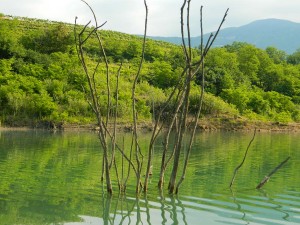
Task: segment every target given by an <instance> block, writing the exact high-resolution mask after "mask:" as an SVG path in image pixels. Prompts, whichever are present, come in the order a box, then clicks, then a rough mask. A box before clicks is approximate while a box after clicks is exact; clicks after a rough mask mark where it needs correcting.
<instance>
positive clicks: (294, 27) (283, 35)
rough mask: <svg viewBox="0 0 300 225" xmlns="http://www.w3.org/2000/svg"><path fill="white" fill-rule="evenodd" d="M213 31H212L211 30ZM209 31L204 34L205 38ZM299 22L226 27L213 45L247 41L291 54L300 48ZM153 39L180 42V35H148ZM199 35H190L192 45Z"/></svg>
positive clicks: (273, 20) (272, 21)
mask: <svg viewBox="0 0 300 225" xmlns="http://www.w3.org/2000/svg"><path fill="white" fill-rule="evenodd" d="M213 33H214V32H213ZM210 34H211V33H206V34H205V35H204V40H207V39H208V37H209V35H210ZM299 36H300V23H296V22H292V21H289V20H283V19H276V18H268V19H261V20H255V21H253V22H251V23H248V24H246V25H243V26H239V27H228V28H224V29H221V30H220V33H219V35H218V37H217V39H216V41H215V43H214V47H221V46H224V45H228V44H232V43H233V42H247V43H250V44H253V45H255V46H256V47H258V48H262V49H265V48H266V47H269V46H272V47H275V48H277V49H279V50H283V51H285V52H286V53H288V54H292V53H293V52H295V51H296V50H297V49H298V48H300V39H299V38H298V37H299ZM149 38H151V39H154V40H160V41H166V42H171V43H173V44H181V37H160V36H149ZM199 43H200V36H196V37H192V38H191V44H192V46H193V47H197V46H199Z"/></svg>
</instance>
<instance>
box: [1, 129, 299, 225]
mask: <svg viewBox="0 0 300 225" xmlns="http://www.w3.org/2000/svg"><path fill="white" fill-rule="evenodd" d="M0 134H1V136H0V225H15V224H22V225H27V224H30V225H43V224H47V225H49V224H51V225H57V224H64V225H94V224H95V225H96V224H97V225H99V224H105V225H106V224H107V225H111V224H153V225H154V224H165V225H167V224H200V225H201V224H210V225H214V224H287V225H290V224H299V223H300V187H299V183H300V176H299V175H298V174H297V171H300V152H299V149H300V139H299V138H298V136H297V135H294V134H281V135H271V134H257V136H256V140H255V142H254V143H253V148H252V149H251V150H250V152H249V158H247V161H246V162H245V165H244V167H243V169H242V170H241V171H240V172H239V174H238V177H237V180H236V182H235V184H234V187H233V189H232V191H230V189H228V188H227V187H228V185H229V182H230V179H231V177H232V172H233V170H234V168H235V167H236V165H237V162H239V161H240V160H239V159H240V157H242V156H243V153H244V150H245V148H246V147H247V144H248V141H249V137H250V138H251V135H252V134H249V135H248V134H237V133H234V134H232V133H225V134H223V133H217V134H208V133H205V134H201V135H200V134H198V136H197V137H196V142H195V148H194V149H193V155H192V157H191V160H190V166H189V169H188V171H187V176H186V180H185V182H184V183H183V186H182V190H181V192H180V194H179V196H177V197H174V196H169V195H167V194H161V195H160V194H159V192H158V191H157V189H156V184H157V181H158V175H157V174H158V171H156V170H155V169H157V168H154V171H153V177H152V181H151V183H150V187H149V193H148V195H147V196H141V197H140V198H135V197H133V196H135V195H134V191H135V188H134V183H133V184H131V183H129V184H128V187H127V191H128V195H118V194H117V193H115V194H114V195H113V197H108V196H107V195H106V194H105V190H103V186H102V184H101V183H100V169H99V168H101V160H102V156H101V151H99V143H98V140H97V137H95V136H94V135H93V134H90V133H76V132H74V133H49V132H48V133H47V132H36V131H32V132H2V133H1V131H0ZM145 138H147V136H146V135H145ZM224 140H225V141H224ZM125 144H126V143H125ZM141 144H143V143H141ZM145 145H146V144H145ZM287 146H288V147H287ZM287 154H290V155H291V157H292V159H291V160H290V161H289V163H288V164H287V165H286V166H285V168H284V169H282V170H280V171H278V173H276V175H274V177H272V179H271V180H270V181H269V183H268V184H266V185H265V186H264V188H263V189H262V190H261V191H257V190H256V189H255V187H256V185H257V182H259V181H260V179H261V177H262V176H263V175H265V174H266V173H267V172H268V171H270V170H272V169H273V168H274V166H276V165H274V164H272V162H276V163H275V164H277V162H278V161H281V160H282V158H284V157H286V155H287ZM153 160H154V161H155V160H156V161H160V152H159V149H158V148H156V155H155V157H154V159H153Z"/></svg>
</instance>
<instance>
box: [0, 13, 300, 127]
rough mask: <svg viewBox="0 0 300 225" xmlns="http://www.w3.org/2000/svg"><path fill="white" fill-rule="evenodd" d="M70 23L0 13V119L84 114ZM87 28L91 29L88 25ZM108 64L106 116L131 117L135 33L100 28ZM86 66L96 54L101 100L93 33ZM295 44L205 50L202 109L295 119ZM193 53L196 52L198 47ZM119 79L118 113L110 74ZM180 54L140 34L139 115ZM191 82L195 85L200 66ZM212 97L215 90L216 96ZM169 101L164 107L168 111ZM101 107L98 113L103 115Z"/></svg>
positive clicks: (160, 94)
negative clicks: (289, 52)
mask: <svg viewBox="0 0 300 225" xmlns="http://www.w3.org/2000/svg"><path fill="white" fill-rule="evenodd" d="M72 29H73V27H72V26H71V25H67V24H62V23H57V22H49V21H42V20H34V19H26V18H22V19H19V18H15V19H6V17H1V19H0V120H2V122H5V121H11V120H13V121H18V120H19V121H30V120H54V121H76V122H80V121H90V118H91V117H92V112H91V109H90V107H89V104H88V102H87V99H89V93H85V90H88V88H87V82H86V79H85V76H84V73H83V71H82V68H81V65H80V64H79V62H78V57H77V55H76V50H75V48H74V44H73V43H74V40H73V33H72V32H73V31H72ZM88 29H90V28H88ZM100 33H101V35H102V38H103V44H104V48H105V53H106V55H107V57H108V60H109V63H110V71H109V76H110V80H111V83H110V85H111V91H112V96H111V97H112V99H111V104H112V110H111V112H110V114H111V115H114V114H115V113H117V115H118V117H119V118H124V119H127V120H128V119H129V118H131V114H132V108H131V102H132V99H131V88H132V81H133V77H134V74H135V73H136V71H137V68H138V65H139V62H140V56H141V51H142V38H141V37H138V36H133V35H127V34H122V33H119V32H113V31H105V30H102V31H100ZM85 48H86V49H85V52H87V65H88V66H89V67H90V68H92V66H95V65H96V63H97V62H98V60H99V59H100V64H99V68H103V69H100V70H99V73H97V74H96V76H97V90H98V95H99V99H100V100H101V102H102V104H106V103H107V102H108V100H107V95H106V94H107V88H106V86H105V82H104V81H105V79H106V75H105V64H104V61H103V57H102V53H101V52H100V53H99V48H98V46H97V40H96V39H95V38H92V39H91V42H89V43H88V44H87V45H86V47H85ZM299 52H300V51H299V50H298V51H296V52H295V53H293V54H292V55H289V56H288V55H286V54H285V53H284V52H283V51H281V50H278V49H276V48H274V47H268V48H267V49H266V50H261V49H258V48H256V47H255V46H253V45H249V44H247V43H239V42H235V43H233V44H232V45H228V46H225V47H222V48H214V49H211V51H210V52H209V54H208V55H207V57H206V58H205V71H204V73H205V83H204V87H205V90H206V94H205V96H204V102H203V113H204V114H205V115H208V116H219V115H222V114H230V115H237V114H238V113H240V114H242V115H244V116H248V117H251V118H254V117H256V118H259V119H264V120H275V121H276V120H278V121H291V120H294V121H299V118H300V116H299V104H300V66H299V65H300V64H299V59H300V57H299ZM193 54H194V55H195V56H197V54H198V50H197V49H194V50H193ZM120 62H122V63H123V67H122V70H121V74H120V78H119V92H118V112H115V108H116V91H115V88H116V75H117V70H118V67H119V64H120ZM184 64H185V59H184V57H183V54H182V49H181V47H180V46H175V45H172V44H168V43H165V42H159V41H153V40H147V42H146V51H145V63H144V65H143V68H142V71H141V78H140V80H139V81H138V83H137V89H136V91H137V95H136V98H137V99H136V100H137V111H138V113H139V118H142V119H150V118H151V114H153V113H154V114H156V112H157V111H158V109H159V108H160V107H161V106H162V104H163V101H164V99H165V98H166V96H167V95H168V93H169V92H170V90H171V88H172V87H173V86H174V85H175V84H176V83H177V82H178V78H179V76H180V74H181V73H182V71H183V67H184ZM195 83H196V84H198V85H203V84H202V77H201V73H200V72H199V73H198V74H196V75H195ZM216 96H217V97H216ZM198 100H199V86H196V85H195V86H194V87H193V88H192V95H191V98H190V112H191V113H195V111H196V108H197V106H198V104H199V102H198ZM171 108H172V107H171V106H170V110H172V109H171ZM105 111H106V110H105V109H104V110H103V112H102V113H104V114H106V113H107V112H105Z"/></svg>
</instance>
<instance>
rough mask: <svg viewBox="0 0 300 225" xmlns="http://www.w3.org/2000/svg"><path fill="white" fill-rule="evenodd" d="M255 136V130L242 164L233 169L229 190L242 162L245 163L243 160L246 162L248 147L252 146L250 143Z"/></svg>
mask: <svg viewBox="0 0 300 225" xmlns="http://www.w3.org/2000/svg"><path fill="white" fill-rule="evenodd" d="M255 135H256V129H255V130H254V134H253V137H252V139H251V141H250V142H249V144H248V147H247V149H246V152H245V155H244V158H243V161H242V162H241V163H240V165H238V166H237V167H236V168H235V170H234V173H233V177H232V179H231V182H230V185H229V187H230V188H231V186H232V185H233V182H234V180H235V177H236V174H237V172H238V170H239V169H240V168H241V167H242V165H243V164H244V162H245V160H246V157H247V154H248V150H249V148H250V146H251V144H252V142H253V140H254V138H255Z"/></svg>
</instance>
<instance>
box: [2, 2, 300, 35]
mask: <svg viewBox="0 0 300 225" xmlns="http://www.w3.org/2000/svg"><path fill="white" fill-rule="evenodd" d="M86 1H87V2H88V3H89V4H90V6H91V7H92V8H93V10H94V12H95V14H96V16H97V19H98V24H102V23H103V22H105V21H107V23H106V24H105V26H104V27H103V29H106V30H113V31H120V32H124V33H128V34H143V31H144V18H145V8H144V1H143V0H86ZM182 3H183V0H147V4H148V9H149V17H148V30H147V34H148V35H150V36H168V37H172V36H180V8H181V5H182ZM201 5H202V6H203V29H204V33H209V32H213V31H215V30H216V29H217V27H218V26H219V23H220V21H221V20H222V18H223V15H224V13H225V11H226V10H227V8H229V13H228V16H227V18H226V21H225V23H224V25H223V28H226V27H238V26H242V25H245V24H248V23H251V22H253V21H255V20H260V19H267V18H277V19H285V20H290V21H294V22H298V23H300V16H299V12H300V1H299V0H191V10H190V18H191V20H190V21H191V22H190V28H191V35H192V36H199V35H200V22H199V21H200V7H201ZM0 12H1V13H3V14H6V15H12V16H21V17H29V18H39V19H49V20H53V21H62V22H67V23H74V20H75V17H76V16H77V17H78V23H80V24H86V23H87V22H88V21H90V20H92V19H93V17H92V14H91V12H90V11H89V8H88V7H87V6H86V5H85V4H84V3H83V2H82V1H81V0H0Z"/></svg>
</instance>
